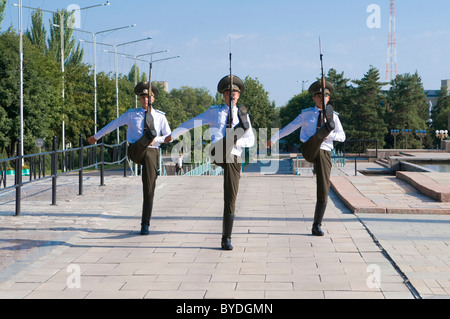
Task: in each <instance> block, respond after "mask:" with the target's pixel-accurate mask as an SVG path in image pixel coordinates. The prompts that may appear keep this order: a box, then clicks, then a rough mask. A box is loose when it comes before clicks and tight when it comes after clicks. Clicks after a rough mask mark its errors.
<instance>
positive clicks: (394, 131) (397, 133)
mask: <svg viewBox="0 0 450 319" xmlns="http://www.w3.org/2000/svg"><path fill="white" fill-rule="evenodd" d="M399 134H400V130H391V135H392V136H394V149H397V136H398V135H399Z"/></svg>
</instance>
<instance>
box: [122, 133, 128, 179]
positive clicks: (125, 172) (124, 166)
mask: <svg viewBox="0 0 450 319" xmlns="http://www.w3.org/2000/svg"><path fill="white" fill-rule="evenodd" d="M127 164H128V141H127V133H125V160H124V161H123V177H127Z"/></svg>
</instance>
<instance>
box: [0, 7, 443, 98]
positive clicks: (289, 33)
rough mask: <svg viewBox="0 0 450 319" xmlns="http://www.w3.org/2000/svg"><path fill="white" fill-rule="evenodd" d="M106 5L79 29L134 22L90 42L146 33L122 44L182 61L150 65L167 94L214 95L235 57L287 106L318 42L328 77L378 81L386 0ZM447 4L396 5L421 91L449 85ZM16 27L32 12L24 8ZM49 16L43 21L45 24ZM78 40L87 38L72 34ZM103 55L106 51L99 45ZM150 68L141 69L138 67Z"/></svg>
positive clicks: (402, 65) (102, 63)
mask: <svg viewBox="0 0 450 319" xmlns="http://www.w3.org/2000/svg"><path fill="white" fill-rule="evenodd" d="M17 2H18V0H8V6H7V9H6V11H5V14H6V18H5V20H4V21H3V23H2V30H6V28H7V27H8V26H9V25H11V23H12V24H13V25H14V26H15V27H16V28H17V24H18V18H17V14H18V9H17V7H13V6H11V4H12V3H17ZM103 2H104V0H90V1H86V0H70V1H66V0H58V1H57V0H23V5H25V6H31V7H40V8H42V9H46V10H51V11H55V10H57V9H63V8H67V7H68V6H69V5H71V4H76V5H79V6H80V7H86V6H91V5H94V4H100V3H103ZM110 3H111V5H110V6H109V7H100V8H94V9H89V10H86V11H82V13H81V20H80V22H81V23H80V24H81V29H83V30H87V31H91V32H98V31H102V30H107V29H112V28H117V27H122V26H126V25H130V24H136V27H134V28H130V29H126V30H121V31H116V32H112V33H105V34H101V35H99V37H98V39H97V41H98V42H102V43H110V44H114V45H117V44H120V43H125V42H129V41H133V40H139V39H143V38H145V37H148V36H151V37H152V40H151V41H145V42H139V43H137V44H133V45H127V46H123V47H121V48H120V49H119V50H120V51H122V52H124V53H126V54H131V55H140V54H145V53H149V52H152V51H159V50H170V52H168V53H165V54H160V55H155V56H154V58H155V59H159V58H165V57H170V56H174V55H181V58H179V59H174V60H169V61H166V62H160V63H155V64H154V72H153V79H154V80H159V81H168V82H169V88H170V89H172V88H179V87H181V86H184V85H188V86H192V87H205V88H207V89H208V90H209V91H210V93H211V94H215V92H216V87H217V82H218V81H219V80H220V78H222V77H223V76H224V75H226V74H228V73H229V61H228V54H229V51H230V40H229V39H230V37H231V39H232V40H231V51H232V53H233V73H234V74H236V75H238V76H240V77H242V78H244V77H245V76H246V75H249V76H251V77H252V78H258V79H259V81H260V82H261V83H262V84H263V85H264V87H265V89H266V90H267V91H268V92H269V97H270V100H273V101H275V102H276V105H277V106H283V105H285V104H286V103H287V102H288V101H289V100H290V99H291V98H292V97H293V96H294V95H295V94H297V93H299V92H300V90H301V84H300V83H298V81H300V82H301V81H309V82H307V83H306V88H307V87H308V86H309V85H310V84H311V83H312V82H313V81H314V80H315V79H316V78H317V77H318V76H319V75H320V60H319V44H318V42H319V37H321V39H322V47H323V53H324V62H325V69H326V71H327V70H328V69H329V68H335V69H336V70H337V71H338V72H344V75H345V77H347V78H350V79H361V78H362V77H363V76H364V74H365V73H366V72H367V71H368V70H369V67H370V65H373V66H375V67H376V68H378V69H379V70H380V74H381V75H382V79H383V80H384V77H385V73H386V61H387V38H388V30H389V29H388V27H389V0H368V1H366V0H323V1H304V0H277V1H268V0H229V1H218V0H164V1H151V0H127V1H124V0H110ZM370 4H376V5H378V6H379V8H380V9H381V11H380V18H381V27H380V28H369V27H368V26H367V19H368V18H369V16H370V15H371V13H370V12H367V7H368V6H369V5H370ZM449 12H450V1H446V0H428V1H423V0H397V1H396V27H397V42H398V44H397V58H398V73H400V74H402V73H414V72H416V71H417V72H418V73H419V75H420V76H421V77H422V80H423V83H424V87H425V89H439V88H440V85H441V80H443V79H450V67H449V56H450V19H448V13H449ZM23 16H24V28H25V29H26V28H27V27H28V26H29V24H30V21H31V18H30V16H31V11H30V10H26V9H24V14H23ZM48 19H50V15H49V14H45V15H44V21H45V22H47V21H48ZM76 36H77V37H78V38H80V39H86V40H89V37H87V36H86V35H85V34H83V33H80V32H77V33H76ZM83 47H84V48H85V52H86V54H85V61H86V62H88V63H91V64H92V63H93V56H92V55H93V53H92V45H91V44H88V43H86V44H84V45H83ZM102 49H104V48H99V49H98V57H97V59H98V69H99V70H102V71H106V72H108V71H114V55H113V54H110V53H107V52H103V51H102ZM105 49H108V48H105ZM131 66H132V61H131V60H129V59H124V58H120V59H119V72H121V73H128V71H129V70H130V68H131ZM147 67H148V65H146V64H140V68H141V70H147Z"/></svg>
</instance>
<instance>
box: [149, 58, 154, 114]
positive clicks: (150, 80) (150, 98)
mask: <svg viewBox="0 0 450 319" xmlns="http://www.w3.org/2000/svg"><path fill="white" fill-rule="evenodd" d="M152 69H153V56H152V58H151V60H150V67H149V75H148V83H149V86H150V87H149V92H148V94H149V96H148V110H149V111H151V109H152V96H153V90H152Z"/></svg>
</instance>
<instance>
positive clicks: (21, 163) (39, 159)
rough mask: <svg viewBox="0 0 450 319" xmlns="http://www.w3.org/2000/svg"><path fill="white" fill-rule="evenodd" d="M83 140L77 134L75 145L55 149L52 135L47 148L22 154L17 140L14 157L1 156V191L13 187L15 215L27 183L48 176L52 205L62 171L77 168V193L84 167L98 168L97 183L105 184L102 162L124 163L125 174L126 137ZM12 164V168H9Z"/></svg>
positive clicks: (107, 163)
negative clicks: (112, 141) (91, 142)
mask: <svg viewBox="0 0 450 319" xmlns="http://www.w3.org/2000/svg"><path fill="white" fill-rule="evenodd" d="M83 143H84V141H83V137H82V136H81V135H80V139H79V145H80V146H79V147H78V148H73V149H66V150H57V139H56V136H54V137H53V140H52V150H51V151H50V152H45V153H40V154H32V155H22V154H21V147H20V142H19V143H18V144H17V154H18V155H17V156H16V157H13V158H8V159H3V160H0V193H1V192H3V191H6V190H10V189H14V188H15V190H16V201H15V202H16V209H15V214H16V216H18V215H20V212H21V190H22V187H23V186H24V185H26V184H29V183H32V182H36V181H40V180H44V179H51V180H52V205H56V201H57V180H58V177H59V176H61V175H64V174H68V173H74V172H75V173H76V172H78V193H79V195H83V172H84V171H85V170H86V169H89V168H92V167H95V168H98V169H99V170H100V186H104V182H105V165H113V164H121V163H123V174H124V177H125V176H126V174H127V158H128V157H127V153H128V144H127V142H126V141H124V142H122V143H120V144H116V145H107V144H105V143H104V142H103V139H101V140H100V143H97V144H94V145H88V146H84V145H83ZM12 167H14V170H12V169H8V168H12ZM10 180H12V181H11V182H10Z"/></svg>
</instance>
